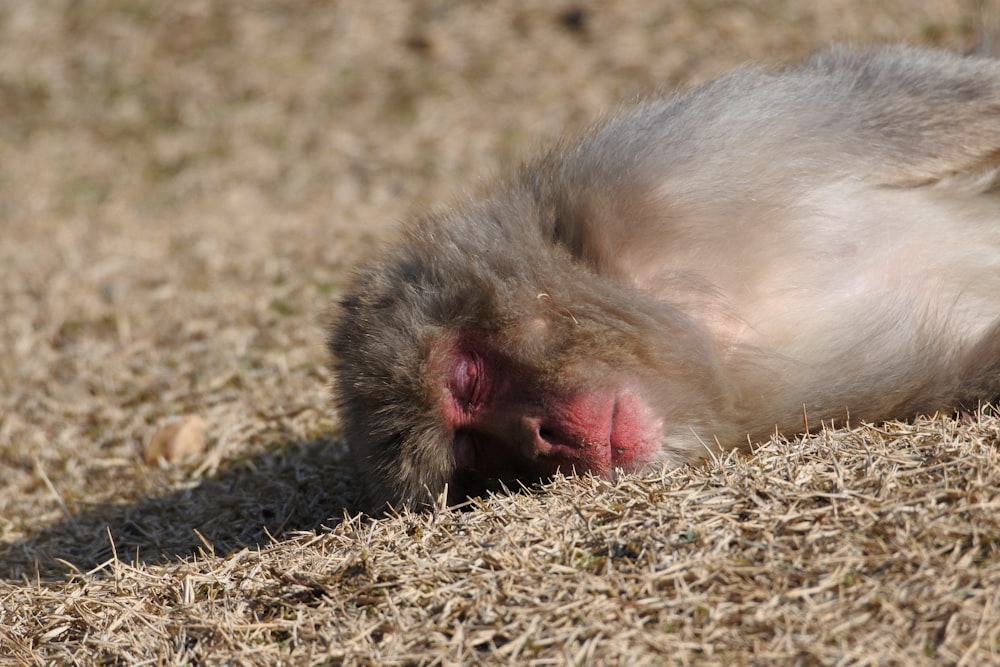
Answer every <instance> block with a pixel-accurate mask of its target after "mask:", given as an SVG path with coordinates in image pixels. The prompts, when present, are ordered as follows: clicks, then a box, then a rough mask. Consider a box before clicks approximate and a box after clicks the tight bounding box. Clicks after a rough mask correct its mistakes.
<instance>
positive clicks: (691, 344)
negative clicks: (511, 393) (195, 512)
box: [329, 47, 1000, 505]
mask: <svg viewBox="0 0 1000 667" xmlns="http://www.w3.org/2000/svg"><path fill="white" fill-rule="evenodd" d="M998 156H1000V63H998V62H997V61H995V60H991V59H985V58H963V57H959V56H956V55H951V54H947V53H942V52H935V51H926V50H917V49H908V48H902V47H892V48H884V49H877V50H869V51H862V52H856V51H852V50H849V49H846V48H836V49H832V50H829V51H826V52H823V53H821V54H819V55H817V56H815V57H814V58H812V59H811V60H809V61H807V62H805V63H803V64H801V65H797V66H794V67H790V68H786V69H779V70H769V69H765V68H759V67H755V68H747V69H742V70H738V71H736V72H733V73H731V74H729V75H726V76H723V77H721V78H720V79H717V80H715V81H713V82H710V83H708V84H706V85H705V86H702V87H701V88H698V89H696V90H695V91H693V92H691V93H689V94H688V95H685V96H683V97H679V98H677V99H674V100H660V99H657V100H651V101H648V102H646V103H644V104H641V105H639V106H637V107H635V108H632V109H628V110H625V111H623V112H621V113H620V114H618V115H617V116H615V117H614V118H612V119H610V120H609V121H607V122H606V123H605V124H604V125H602V126H600V127H598V128H597V129H596V130H594V131H593V132H591V133H589V134H587V135H585V136H584V137H583V138H582V139H580V140H578V141H575V142H572V143H568V144H566V145H563V146H560V147H558V148H557V149H555V150H553V151H551V152H550V153H548V154H546V155H545V156H543V157H542V158H541V159H539V160H538V161H536V162H533V163H531V164H528V165H526V166H524V167H522V168H521V169H520V170H518V171H516V172H515V173H514V174H513V175H512V176H510V177H509V178H507V179H505V180H503V181H502V182H500V183H499V184H498V185H497V186H496V187H495V188H494V189H493V190H492V191H491V192H490V193H488V194H487V195H486V196H485V197H483V198H482V199H480V200H478V201H466V202H462V203H461V204H459V205H457V206H455V207H454V208H452V209H450V210H448V211H445V212H443V213H438V214H433V215H429V216H426V217H424V218H422V219H420V220H418V221H417V223H416V224H413V225H411V226H409V227H407V228H406V229H405V230H404V231H403V235H402V239H401V240H399V241H398V242H397V243H395V244H394V245H391V246H389V247H388V248H387V249H386V250H385V252H384V253H383V254H382V256H381V257H379V258H377V259H376V260H375V261H373V262H372V263H371V264H370V265H369V266H368V268H365V269H363V270H362V271H361V272H360V273H359V274H358V277H357V279H356V282H355V284H354V285H353V287H352V288H351V289H350V290H349V291H348V293H347V295H346V296H345V297H344V298H343V299H342V301H341V303H340V305H339V308H338V312H337V315H336V318H335V321H334V324H333V325H332V328H331V331H330V339H329V340H330V349H331V351H332V352H333V357H334V361H333V370H334V373H335V390H336V396H337V401H338V406H339V410H340V414H341V417H342V419H343V423H344V428H345V434H346V437H347V439H348V442H349V444H350V446H351V449H352V451H353V453H354V457H355V460H356V463H357V465H358V467H359V471H360V474H361V475H363V477H364V479H365V481H366V483H367V484H368V488H369V493H370V498H369V500H370V502H371V503H372V504H373V505H379V504H382V503H386V502H388V503H392V504H419V503H421V502H424V501H426V500H427V499H429V498H431V497H433V496H434V495H435V494H437V493H439V492H440V491H441V489H442V488H443V487H444V485H445V484H446V483H449V482H451V481H453V473H454V467H455V461H454V455H453V454H452V450H451V439H452V438H453V437H454V433H453V432H452V431H451V429H450V428H449V425H448V424H447V423H444V422H443V421H442V417H441V414H440V410H439V408H438V401H439V396H438V394H439V393H440V391H441V389H440V388H441V386H442V383H443V380H442V378H441V377H439V376H438V375H439V373H438V375H436V374H435V372H431V371H429V370H428V363H429V361H428V359H429V355H431V351H432V350H434V349H436V348H435V346H436V345H438V344H439V341H442V340H447V337H448V336H449V335H452V334H453V333H454V332H458V331H469V330H472V331H476V332H478V333H477V334H476V335H477V336H481V337H482V339H483V340H484V341H487V342H488V345H489V347H490V349H496V350H497V353H498V354H499V355H500V356H501V357H502V358H503V359H505V360H506V361H505V362H504V363H505V364H508V363H509V366H504V367H505V368H507V367H509V368H513V369H517V371H516V372H517V374H518V380H519V381H522V382H523V383H524V384H525V386H531V387H542V386H544V387H551V388H554V389H553V391H557V393H560V394H565V393H572V392H578V393H579V392H585V391H586V390H587V388H588V387H589V386H601V385H604V384H608V383H612V382H632V379H633V378H634V381H635V386H638V387H641V392H642V395H643V398H644V400H645V401H646V402H647V403H648V404H650V405H651V406H652V407H653V411H654V412H655V418H656V420H657V423H658V424H661V425H662V438H661V446H660V453H659V456H658V457H657V458H658V460H661V461H665V462H667V463H669V464H673V465H676V464H680V463H683V462H687V461H696V460H698V459H700V458H702V457H704V456H705V455H706V454H707V453H708V451H709V450H710V449H716V448H717V447H718V446H721V447H723V448H729V447H738V446H744V445H746V443H747V442H749V441H753V440H759V439H765V438H767V437H768V436H769V434H771V433H773V432H774V431H775V429H778V430H780V431H782V432H784V433H786V434H791V433H794V432H796V431H798V430H801V428H802V413H803V408H804V409H805V410H806V412H807V414H808V415H809V419H810V421H811V423H813V424H818V423H819V422H820V421H821V420H835V419H841V418H843V417H844V416H845V415H846V414H848V413H849V414H850V415H851V416H852V418H857V419H865V420H885V419H890V418H905V417H909V416H912V415H914V414H916V413H918V412H929V411H934V410H938V409H946V408H953V407H957V406H959V405H966V406H970V407H972V406H975V404H977V403H978V402H981V401H987V400H991V399H993V398H995V397H996V396H997V395H998V394H1000V333H998V332H1000V200H998V194H997V173H998V172H997V170H998V169H1000V157H998ZM532 400H534V399H532ZM538 400H540V401H542V402H545V400H546V395H542V396H541V397H540V398H539V399H538ZM530 464H531V462H530V461H528V462H527V465H526V470H527V471H528V472H529V475H528V477H529V478H530V477H532V475H531V474H530V473H531V472H532V467H531V465H530ZM503 481H508V482H509V481H510V480H503Z"/></svg>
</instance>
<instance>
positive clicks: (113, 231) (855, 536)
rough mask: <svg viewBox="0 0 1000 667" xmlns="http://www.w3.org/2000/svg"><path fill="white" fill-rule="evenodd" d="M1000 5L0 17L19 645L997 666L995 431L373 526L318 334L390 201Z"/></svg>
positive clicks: (2, 470) (29, 6)
mask: <svg viewBox="0 0 1000 667" xmlns="http://www.w3.org/2000/svg"><path fill="white" fill-rule="evenodd" d="M986 6H987V5H986V4H984V3H977V2H957V1H956V2H944V1H943V0H938V1H931V0H924V1H922V2H912V1H906V2H904V1H903V0H899V1H892V2H884V3H867V2H860V1H859V0H851V1H848V0H836V1H833V2H828V3H793V2H787V3H786V2H779V1H776V0H762V1H759V2H745V3H736V2H725V1H706V2H687V3H667V2H664V3H645V2H640V0H624V1H619V2H596V1H595V2H591V3H586V2H581V3H575V4H574V3H563V4H552V3H543V2H531V1H529V0H524V1H518V2H511V3H474V2H448V1H445V2H417V3H409V2H370V3H361V2H345V3H308V2H305V1H294V2H292V1H287V2H263V1H250V2H245V3H209V2H201V1H198V0H181V1H179V2H172V3H155V2H142V1H139V2H137V1H134V0H88V1H85V2H70V1H69V0H65V1H63V2H60V1H58V0H51V1H49V2H44V3H30V2H29V3H7V5H6V6H5V7H3V8H0V306H2V308H3V314H2V317H0V664H6V663H8V662H9V663H10V664H29V665H34V664H50V663H53V662H55V663H66V664H81V665H97V664H101V665H118V664H121V665H125V664H158V665H182V664H246V665H250V664H254V665H256V664H259V665H272V664H312V663H324V662H326V663H330V664H339V663H341V662H346V663H350V664H358V663H361V664H371V663H386V664H424V663H440V664H443V663H449V664H454V663H479V662H485V663H533V664H563V663H575V664H628V665H635V664H664V663H667V664H674V663H678V664H684V663H688V662H699V663H706V664H713V663H714V664H726V665H728V664H771V663H774V662H778V663H795V664H813V663H824V664H826V663H830V664H833V663H841V664H867V663H878V664H891V663H897V664H913V663H961V664H984V663H988V662H996V661H998V660H1000V658H998V655H997V654H998V652H1000V601H998V596H1000V518H998V517H1000V462H998V450H997V442H998V439H1000V433H998V432H1000V421H998V420H997V418H995V417H993V416H991V415H990V414H984V415H980V416H977V417H976V418H975V419H966V420H961V421H955V420H952V419H950V418H937V419H932V420H924V421H920V422H918V423H916V424H913V425H900V424H893V425H887V426H885V427H879V428H873V427H865V428H860V429H858V430H854V431H849V430H839V431H832V432H828V433H823V434H820V435H818V436H816V437H814V438H810V439H806V440H803V441H797V442H793V443H780V442H775V443H771V444H768V445H766V446H764V447H762V449H761V451H760V452H759V453H758V454H757V455H756V456H754V457H751V458H737V457H733V458H731V459H728V460H726V461H722V462H718V463H716V464H714V465H710V466H706V467H704V468H701V469H683V470H678V471H673V472H665V473H662V474H653V475H647V476H627V477H624V478H622V479H621V480H618V481H617V482H615V483H608V482H602V481H599V480H594V479H589V478H582V479H561V480H557V481H556V482H554V483H553V484H552V485H550V487H549V488H547V489H546V490H545V491H544V492H541V493H538V492H536V493H521V494H515V495H513V496H508V497H497V498H490V499H487V500H484V501H482V502H480V503H476V504H475V505H473V506H470V507H467V508H465V509H463V510H458V511H456V510H447V509H440V510H439V511H437V512H433V513H427V514H422V515H412V514H406V515H401V516H397V517H391V518H387V519H382V520H378V521H373V520H369V519H365V518H359V517H357V516H356V515H354V514H353V509H354V508H353V503H354V498H355V496H356V492H357V488H356V480H354V479H353V478H352V476H351V471H350V470H349V469H347V467H346V466H345V464H344V457H343V445H342V443H341V442H339V441H338V440H337V426H336V422H335V419H334V417H333V416H332V415H331V414H330V411H329V409H328V407H327V396H326V390H325V383H326V381H327V378H326V376H325V373H324V371H323V363H324V352H323V349H322V331H321V326H320V323H321V320H322V315H323V310H324V307H325V304H326V302H327V301H328V299H329V298H330V297H331V296H333V295H336V294H337V293H338V291H339V289H340V286H341V285H342V284H343V280H344V276H345V273H346V271H347V270H348V267H349V266H350V265H352V264H353V263H354V262H355V261H356V259H357V257H358V256H359V255H363V254H364V252H365V251H366V250H367V249H368V248H370V247H371V245H372V243H373V240H374V239H376V238H378V236H379V235H380V234H381V233H382V232H383V231H385V230H386V229H387V228H389V227H390V226H391V225H392V224H394V221H395V220H396V219H399V218H402V217H404V216H405V215H406V213H407V211H410V210H412V209H413V208H416V207H420V206H423V205H426V204H428V203H432V202H441V201H447V198H448V196H449V194H450V193H454V192H455V191H457V190H460V189H463V188H471V187H473V186H474V185H475V183H476V181H477V179H479V178H484V177H488V176H489V175H490V174H491V173H493V172H494V171H496V170H497V169H498V168H499V166H500V165H502V164H505V163H509V162H511V161H513V160H516V159H517V158H518V157H519V156H520V155H523V154H525V153H528V152H531V151H533V150H534V149H535V147H536V146H537V145H539V144H540V143H542V142H544V141H546V140H551V139H552V138H554V137H557V136H559V134H560V133H562V132H564V131H567V130H568V131H572V130H574V129H578V128H580V127H582V126H583V125H584V124H586V123H587V122H588V121H589V120H590V119H592V118H593V117H595V116H596V115H599V114H600V113H602V112H606V111H608V110H610V109H612V108H613V107H614V106H615V105H616V104H617V103H618V102H619V101H621V100H623V99H628V98H630V97H633V96H635V95H637V94H640V93H642V92H645V91H649V90H650V89H653V88H656V87H661V88H671V87H673V86H676V85H689V84H691V83H694V82H697V81H700V80H704V79H705V78H707V77H709V76H711V75H713V74H716V73H718V72H721V71H724V70H725V69H727V68H729V67H731V66H733V65H735V64H738V63H741V62H744V61H747V60H752V59H759V58H771V59H774V58H780V59H789V58H794V57H798V56H801V55H803V54H805V53H807V52H808V51H810V50H812V49H814V48H815V47H817V46H819V45H821V44H824V43H827V42H829V41H834V40H851V41H855V42H867V41H872V40H900V39H902V40H906V41H909V42H912V43H923V44H938V45H942V46H948V47H952V48H956V49H959V50H968V49H972V48H975V47H976V45H977V44H979V43H981V42H982V41H984V39H983V38H984V37H986V38H987V39H986V40H985V41H987V42H991V40H990V39H988V38H989V36H990V35H995V34H1000V33H997V31H996V25H997V24H996V23H995V22H994V21H995V17H994V16H991V15H988V14H987V13H986V12H985V10H984V9H983V8H984V7H986ZM188 413H194V414H200V415H201V416H203V417H204V418H205V419H206V420H207V422H208V425H209V432H208V433H209V440H208V444H209V448H208V451H207V452H206V453H205V454H204V455H202V456H199V457H197V458H195V459H193V460H191V461H189V462H187V463H184V464H181V465H178V466H173V467H169V466H152V467H150V466H146V465H144V464H143V462H142V447H143V445H144V444H145V443H146V442H147V441H148V440H149V438H150V437H151V436H152V435H153V434H154V433H155V432H156V430H157V428H158V426H159V425H160V424H162V423H163V421H164V420H165V419H167V418H169V417H171V416H176V415H181V414H188Z"/></svg>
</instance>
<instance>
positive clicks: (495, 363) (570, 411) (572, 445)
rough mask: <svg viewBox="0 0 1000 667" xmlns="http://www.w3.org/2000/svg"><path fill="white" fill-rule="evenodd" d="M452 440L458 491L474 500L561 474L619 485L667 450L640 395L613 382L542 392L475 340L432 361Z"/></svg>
mask: <svg viewBox="0 0 1000 667" xmlns="http://www.w3.org/2000/svg"><path fill="white" fill-rule="evenodd" d="M431 363H432V366H433V369H432V372H431V373H430V374H429V375H430V376H431V377H435V378H440V379H441V380H442V385H443V386H440V394H439V395H440V406H441V413H442V415H443V418H444V424H445V427H446V429H447V431H448V432H449V433H450V434H451V436H452V444H451V454H452V459H453V461H454V475H453V478H454V484H457V485H458V486H459V487H460V488H461V489H462V490H463V491H465V492H468V493H475V492H480V491H481V490H483V489H486V488H492V487H494V486H496V483H497V482H498V481H499V482H504V483H506V484H507V485H508V486H511V485H514V486H516V484H517V482H518V481H520V482H523V483H525V484H530V483H532V482H535V481H538V480H540V479H545V478H547V477H550V476H551V475H552V474H553V473H555V472H556V471H557V470H560V471H562V472H563V473H566V474H570V473H573V472H576V473H586V472H590V473H593V474H596V475H600V476H602V477H611V476H612V475H613V474H614V471H615V469H616V468H622V469H626V470H629V469H635V468H637V467H639V466H641V465H642V464H644V463H648V462H650V461H652V460H653V459H654V458H655V457H656V454H657V452H658V450H659V442H660V438H661V430H662V429H661V428H660V424H659V421H658V420H657V419H656V418H655V417H654V415H653V413H652V411H651V410H650V409H649V407H648V406H647V405H646V404H645V402H644V401H643V400H642V398H641V397H640V396H639V394H638V393H637V392H636V391H635V390H634V389H632V388H629V387H627V386H625V385H623V384H618V385H616V384H615V383H614V380H613V378H601V379H600V381H601V384H598V385H597V386H594V387H591V388H588V389H586V390H581V389H575V390H565V389H559V388H554V387H551V386H542V385H541V384H539V383H538V382H537V381H536V380H535V378H534V377H533V374H532V373H530V372H529V371H527V370H525V369H524V368H521V367H520V366H519V365H517V364H515V363H513V362H511V361H510V360H509V359H506V358H504V357H503V356H502V355H501V354H499V353H497V352H495V351H493V350H491V349H490V348H489V346H488V345H487V344H484V343H482V342H478V341H476V340H475V339H474V338H473V337H471V336H460V337H459V338H457V339H455V340H452V341H449V342H448V343H446V344H444V345H442V346H441V348H439V350H438V351H437V352H436V353H435V354H433V355H432V361H431Z"/></svg>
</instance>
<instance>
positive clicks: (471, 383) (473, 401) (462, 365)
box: [449, 353, 483, 407]
mask: <svg viewBox="0 0 1000 667" xmlns="http://www.w3.org/2000/svg"><path fill="white" fill-rule="evenodd" d="M482 374H483V360H482V359H481V358H480V357H479V356H477V355H475V354H470V353H465V354H461V355H459V356H458V358H457V359H456V360H455V365H454V366H453V367H452V373H451V382H450V383H449V384H450V387H449V388H450V389H451V393H452V396H454V397H455V400H456V401H458V402H459V403H460V404H462V405H463V406H464V407H472V406H475V405H477V404H479V402H480V400H481V398H482V381H481V380H482Z"/></svg>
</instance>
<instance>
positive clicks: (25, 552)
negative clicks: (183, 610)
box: [0, 438, 359, 580]
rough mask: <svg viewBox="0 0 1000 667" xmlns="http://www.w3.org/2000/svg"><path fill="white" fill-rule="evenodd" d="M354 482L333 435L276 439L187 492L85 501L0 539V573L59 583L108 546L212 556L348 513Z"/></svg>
mask: <svg viewBox="0 0 1000 667" xmlns="http://www.w3.org/2000/svg"><path fill="white" fill-rule="evenodd" d="M358 488H359V487H358V485H357V483H356V481H355V480H354V479H353V478H352V471H351V467H350V466H349V465H348V463H347V459H346V455H345V453H344V451H343V447H342V446H341V445H340V444H339V443H337V442H336V441H334V440H332V439H328V438H321V439H317V440H310V441H300V442H288V443H283V444H281V445H280V446H278V447H275V448H274V449H273V450H272V451H268V452H266V453H263V454H261V455H259V456H256V457H253V458H249V459H244V460H241V461H238V462H234V463H233V464H232V465H230V466H229V467H228V468H226V469H223V470H221V471H220V472H219V473H218V474H217V475H216V476H214V477H213V478H211V479H204V480H201V481H199V482H196V483H195V484H194V485H193V486H192V487H191V488H188V489H184V490H181V491H176V492H173V493H169V494H166V495H163V496H156V497H149V498H146V499H144V500H141V501H139V502H136V503H103V504H98V505H94V506H92V507H88V508H86V509H84V510H83V511H81V512H77V513H75V514H73V516H70V517H67V518H65V519H63V520H62V521H59V522H58V523H55V524H52V525H49V526H47V527H45V528H43V529H42V530H40V531H39V532H37V533H35V534H33V535H31V536H30V537H27V538H24V539H21V540H18V541H16V542H12V543H9V544H0V579H6V580H16V579H22V578H24V577H27V578H29V579H35V578H36V576H37V577H40V578H41V579H43V580H52V579H59V580H62V579H64V578H65V576H66V574H67V573H69V572H72V571H74V570H79V571H82V572H87V571H89V570H92V569H94V568H95V567H97V566H99V565H100V564H102V563H104V562H106V561H108V560H109V559H111V558H112V557H113V556H114V553H115V552H117V556H118V559H119V560H120V561H122V562H125V563H155V562H165V561H170V560H175V559H182V558H188V557H191V556H194V555H197V554H198V553H200V552H201V551H205V552H210V550H213V549H214V552H215V553H216V554H217V555H221V554H226V553H228V552H230V551H232V550H235V549H241V548H243V547H251V548H254V547H257V546H261V547H263V546H266V545H267V544H268V543H269V542H270V541H271V539H272V537H273V538H274V539H280V538H281V537H282V536H283V535H288V534H290V533H294V532H296V531H301V530H312V529H314V528H318V527H319V526H321V525H327V526H329V525H333V524H336V523H338V522H339V521H340V519H341V518H342V517H343V515H344V513H345V511H346V512H348V513H353V512H355V511H356V506H357V497H358ZM109 532H110V534H111V536H113V538H114V549H115V551H113V550H112V546H111V541H110V539H109V537H108V534H109ZM199 536H200V537H199Z"/></svg>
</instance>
